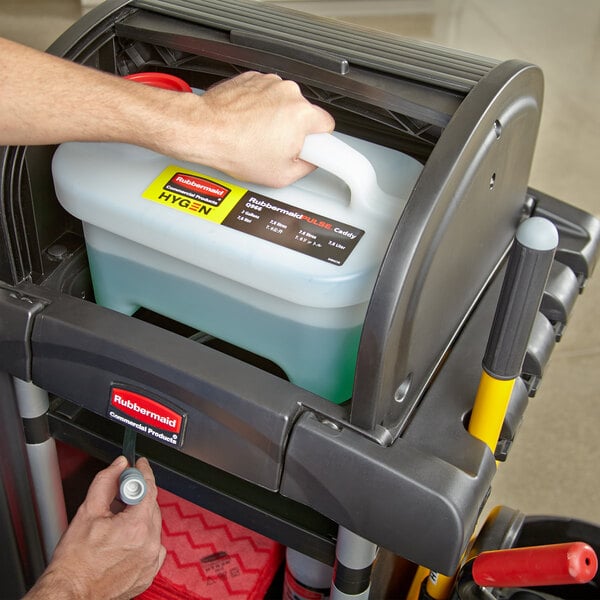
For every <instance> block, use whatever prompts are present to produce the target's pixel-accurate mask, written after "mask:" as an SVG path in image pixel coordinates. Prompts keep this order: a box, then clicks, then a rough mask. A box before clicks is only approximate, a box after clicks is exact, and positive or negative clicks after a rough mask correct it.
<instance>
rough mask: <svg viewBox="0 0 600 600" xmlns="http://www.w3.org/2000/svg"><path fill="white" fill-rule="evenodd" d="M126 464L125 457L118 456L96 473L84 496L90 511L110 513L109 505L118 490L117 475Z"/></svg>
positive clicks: (100, 513)
mask: <svg viewBox="0 0 600 600" xmlns="http://www.w3.org/2000/svg"><path fill="white" fill-rule="evenodd" d="M127 465H128V463H127V459H126V458H125V457H124V456H118V457H117V458H116V459H115V460H114V461H113V462H112V463H111V464H110V465H109V466H108V467H106V469H103V470H102V471H100V472H99V473H97V474H96V476H95V477H94V480H93V481H92V483H91V485H90V487H89V489H88V493H87V496H86V498H85V504H86V506H87V509H88V510H89V511H90V512H92V513H93V514H95V515H98V516H105V515H107V514H112V513H111V511H110V505H111V504H112V501H113V500H114V499H115V497H116V495H117V493H118V491H119V475H121V473H122V472H123V471H124V470H125V468H126V467H127Z"/></svg>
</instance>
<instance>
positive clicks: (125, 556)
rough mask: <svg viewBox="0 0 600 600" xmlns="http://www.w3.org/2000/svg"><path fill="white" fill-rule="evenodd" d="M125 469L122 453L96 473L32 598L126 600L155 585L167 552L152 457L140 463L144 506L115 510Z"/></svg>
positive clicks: (29, 599)
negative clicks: (113, 504)
mask: <svg viewBox="0 0 600 600" xmlns="http://www.w3.org/2000/svg"><path fill="white" fill-rule="evenodd" d="M126 467H127V460H126V459H125V457H123V456H120V457H119V458H117V459H116V460H115V461H114V462H113V463H112V464H111V465H110V466H109V467H107V468H106V469H104V470H103V471H100V472H99V473H98V474H97V475H96V477H95V478H94V481H93V482H92V484H91V485H90V488H89V490H88V493H87V496H86V499H85V500H84V502H83V503H82V504H81V506H80V507H79V509H78V511H77V514H76V515H75V517H74V518H73V520H72V521H71V523H70V525H69V527H68V529H67V531H66V532H65V534H64V535H63V537H62V538H61V540H60V542H59V544H58V546H57V547H56V550H55V552H54V556H53V557H52V560H51V562H50V564H49V566H48V568H47V569H46V571H45V572H44V574H43V575H42V577H41V578H40V580H39V581H38V583H37V584H36V585H35V586H34V588H33V589H32V591H31V592H30V594H31V598H30V595H27V596H26V599H27V600H33V599H34V598H35V599H37V598H38V597H39V598H51V599H52V598H59V597H60V598H61V599H62V598H68V599H70V598H78V599H79V598H82V599H83V598H85V599H86V600H96V599H97V600H109V599H110V600H116V599H119V600H125V599H127V598H132V597H133V596H136V595H137V594H140V593H141V592H143V591H144V590H145V589H146V588H147V587H148V586H149V585H150V584H151V583H152V580H153V579H154V576H155V575H156V573H157V572H158V570H159V569H160V567H161V565H162V563H163V561H164V558H165V554H166V550H165V548H164V547H163V546H162V545H161V542H160V534H161V516H160V508H159V506H158V503H157V501H156V494H157V490H156V484H155V482H154V475H153V473H152V469H151V468H150V465H149V464H148V461H147V460H146V459H145V458H140V459H139V460H138V461H137V463H136V467H137V468H138V469H139V470H140V471H141V472H142V474H143V476H144V479H145V480H146V483H147V492H146V496H145V497H144V499H143V500H142V501H141V502H140V503H139V504H137V505H135V506H126V507H125V509H124V510H123V511H122V512H119V513H117V514H113V513H112V512H111V509H110V506H111V504H112V502H113V500H114V499H115V497H116V495H117V492H118V480H119V475H120V474H121V473H122V472H123V470H124V469H125V468H126ZM54 593H56V595H54Z"/></svg>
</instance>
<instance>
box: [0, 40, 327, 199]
mask: <svg viewBox="0 0 600 600" xmlns="http://www.w3.org/2000/svg"><path fill="white" fill-rule="evenodd" d="M0 73H2V84H1V87H0V145H34V144H56V143H61V142H66V141H99V142H101V141H106V142H127V143H132V144H136V145H139V146H143V147H145V148H149V149H151V150H155V151H157V152H161V153H163V154H168V155H169V156H172V157H174V158H177V159H181V160H187V161H190V162H195V163H199V164H204V165H207V166H211V167H214V168H217V169H220V170H222V171H224V172H226V173H228V174H229V175H231V176H234V177H236V178H238V179H242V180H244V181H252V182H255V183H262V184H265V185H271V186H275V187H279V186H283V185H287V184H289V183H291V182H292V181H295V180H296V179H298V178H300V177H302V176H303V175H306V174H307V173H309V172H310V171H311V170H312V168H313V167H312V166H311V165H309V164H308V163H305V162H304V161H302V160H300V159H299V158H298V155H299V153H300V150H301V148H302V144H303V142H304V138H305V136H306V135H308V134H310V133H322V132H330V131H332V130H333V127H334V121H333V118H332V117H331V116H330V115H329V114H328V113H327V112H325V111H324V110H322V109H321V108H319V107H317V106H315V105H313V104H311V103H309V102H308V101H307V100H306V99H305V98H304V97H303V96H302V94H301V93H300V89H299V88H298V86H297V85H296V84H295V83H294V82H292V81H283V80H282V79H281V78H279V77H278V76H277V75H273V74H269V75H263V74H259V73H255V72H251V71H249V72H246V73H243V74H242V75H239V76H237V77H235V78H233V79H230V80H227V81H225V82H223V83H220V84H218V85H216V86H214V87H212V88H210V89H209V90H208V91H207V92H206V93H205V94H204V95H202V96H198V95H196V94H185V93H180V92H173V91H167V90H162V89H156V88H152V87H149V86H142V85H140V84H138V83H134V82H131V81H126V80H123V79H122V78H119V77H116V76H114V75H110V74H108V73H103V72H100V71H97V70H95V69H91V68H88V67H84V66H82V65H78V64H75V63H72V62H69V61H67V60H64V59H61V58H57V57H55V56H52V55H49V54H46V53H43V52H39V51H37V50H34V49H32V48H28V47H26V46H22V45H20V44H17V43H15V42H11V41H8V40H4V39H1V38H0Z"/></svg>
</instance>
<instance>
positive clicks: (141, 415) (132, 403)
mask: <svg viewBox="0 0 600 600" xmlns="http://www.w3.org/2000/svg"><path fill="white" fill-rule="evenodd" d="M106 414H107V416H108V417H109V418H110V419H112V420H113V421H117V422H118V423H121V424H122V425H127V426H129V427H131V428H133V429H135V430H137V431H139V432H140V433H143V434H145V435H147V436H148V437H151V438H154V439H156V440H158V441H159V442H162V443H163V444H166V445H167V446H175V447H180V446H181V445H182V444H183V437H184V433H185V425H186V421H187V415H186V413H185V412H184V411H182V410H181V409H178V408H176V407H174V406H170V405H167V404H166V403H165V402H162V401H158V400H155V399H153V398H149V397H148V396H145V395H143V394H142V393H140V392H137V391H134V390H130V389H127V388H125V387H123V386H116V385H115V386H113V387H112V388H111V390H110V400H109V404H108V409H107V411H106Z"/></svg>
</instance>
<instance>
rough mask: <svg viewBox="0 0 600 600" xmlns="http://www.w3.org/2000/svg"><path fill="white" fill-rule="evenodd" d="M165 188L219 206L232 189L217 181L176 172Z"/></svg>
mask: <svg viewBox="0 0 600 600" xmlns="http://www.w3.org/2000/svg"><path fill="white" fill-rule="evenodd" d="M164 189H165V190H167V191H169V192H174V193H176V194H180V195H181V196H185V197H186V198H190V199H192V200H199V201H200V202H205V203H206V204H210V205H211V206H219V205H220V204H221V202H222V201H223V200H224V199H225V198H226V197H227V194H229V192H230V191H231V190H230V189H229V188H227V187H225V186H224V185H221V184H219V183H216V182H215V181H211V180H210V179H205V178H204V177H198V176H197V175H191V174H189V173H175V175H173V177H171V179H169V181H168V182H167V183H166V184H165V186H164Z"/></svg>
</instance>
